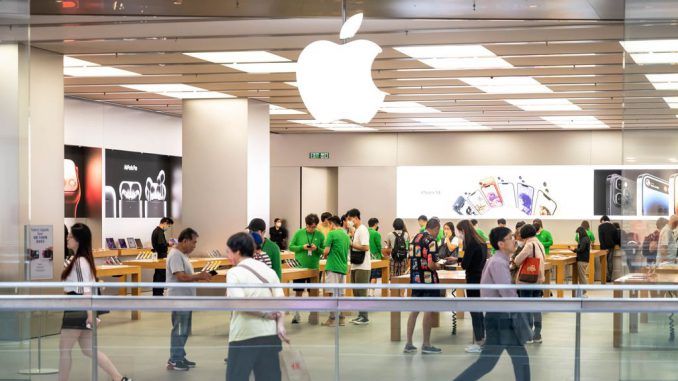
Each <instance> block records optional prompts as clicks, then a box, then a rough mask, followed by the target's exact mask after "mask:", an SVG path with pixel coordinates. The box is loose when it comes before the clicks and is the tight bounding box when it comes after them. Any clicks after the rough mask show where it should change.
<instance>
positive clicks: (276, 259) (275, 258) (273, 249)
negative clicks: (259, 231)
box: [261, 239, 282, 279]
mask: <svg viewBox="0 0 678 381" xmlns="http://www.w3.org/2000/svg"><path fill="white" fill-rule="evenodd" d="M261 251H263V252H264V253H266V254H268V257H269V258H271V266H272V267H273V271H275V273H276V274H278V279H282V264H281V263H280V262H281V261H280V248H279V247H278V244H277V243H275V242H273V241H271V240H270V239H266V240H265V241H264V244H263V245H261Z"/></svg>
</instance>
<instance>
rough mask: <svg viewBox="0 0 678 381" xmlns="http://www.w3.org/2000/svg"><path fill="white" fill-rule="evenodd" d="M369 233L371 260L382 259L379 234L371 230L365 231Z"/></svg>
mask: <svg viewBox="0 0 678 381" xmlns="http://www.w3.org/2000/svg"><path fill="white" fill-rule="evenodd" d="M367 231H368V232H370V255H371V256H372V259H382V258H383V257H384V256H383V255H382V254H381V234H380V233H379V232H378V231H376V230H374V229H372V228H369V229H367Z"/></svg>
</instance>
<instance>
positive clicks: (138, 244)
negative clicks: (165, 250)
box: [134, 238, 144, 249]
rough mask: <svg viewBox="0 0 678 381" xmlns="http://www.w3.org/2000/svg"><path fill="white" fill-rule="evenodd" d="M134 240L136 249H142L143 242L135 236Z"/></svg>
mask: <svg viewBox="0 0 678 381" xmlns="http://www.w3.org/2000/svg"><path fill="white" fill-rule="evenodd" d="M134 242H135V243H136V244H137V245H136V246H137V249H143V248H144V244H143V243H142V242H141V239H139V238H135V239H134Z"/></svg>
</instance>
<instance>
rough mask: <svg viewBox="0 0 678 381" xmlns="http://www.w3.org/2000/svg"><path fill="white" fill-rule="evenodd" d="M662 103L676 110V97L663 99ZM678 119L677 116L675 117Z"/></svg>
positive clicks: (677, 106)
mask: <svg viewBox="0 0 678 381" xmlns="http://www.w3.org/2000/svg"><path fill="white" fill-rule="evenodd" d="M664 102H666V104H667V105H669V107H671V108H678V97H664ZM676 117H678V115H676Z"/></svg>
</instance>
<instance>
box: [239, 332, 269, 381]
mask: <svg viewBox="0 0 678 381" xmlns="http://www.w3.org/2000/svg"><path fill="white" fill-rule="evenodd" d="M281 350H282V343H281V341H280V338H278V336H261V337H254V338H252V339H247V340H241V341H232V342H230V343H228V366H227V367H226V381H248V380H249V379H250V373H252V372H254V379H255V380H256V381H280V378H281V375H280V359H279V358H278V353H279V352H280V351H281Z"/></svg>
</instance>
